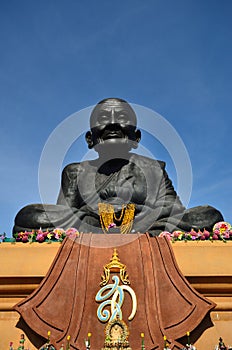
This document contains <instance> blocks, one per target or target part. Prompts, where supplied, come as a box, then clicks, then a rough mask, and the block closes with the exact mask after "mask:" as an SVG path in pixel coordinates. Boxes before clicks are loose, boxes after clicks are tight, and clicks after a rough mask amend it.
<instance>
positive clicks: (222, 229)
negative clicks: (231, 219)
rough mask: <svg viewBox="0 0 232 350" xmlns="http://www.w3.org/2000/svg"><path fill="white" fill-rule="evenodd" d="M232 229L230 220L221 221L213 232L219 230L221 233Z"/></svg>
mask: <svg viewBox="0 0 232 350" xmlns="http://www.w3.org/2000/svg"><path fill="white" fill-rule="evenodd" d="M230 229H231V225H230V224H229V223H228V222H225V221H220V222H217V223H216V224H215V225H214V227H213V233H215V231H217V232H218V231H219V233H224V232H225V231H229V230H230Z"/></svg>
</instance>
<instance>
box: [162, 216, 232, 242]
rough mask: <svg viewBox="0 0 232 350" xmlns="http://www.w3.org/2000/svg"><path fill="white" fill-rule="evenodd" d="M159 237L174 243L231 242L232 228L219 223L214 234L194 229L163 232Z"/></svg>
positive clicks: (224, 223) (213, 231)
mask: <svg viewBox="0 0 232 350" xmlns="http://www.w3.org/2000/svg"><path fill="white" fill-rule="evenodd" d="M159 237H167V239H169V240H170V241H172V242H176V241H206V240H207V241H218V240H220V241H223V242H226V241H229V240H232V227H231V225H230V224H229V223H228V222H225V221H220V222H217V223H216V224H215V225H214V227H213V230H212V232H209V231H207V230H206V229H204V230H203V231H200V230H199V231H195V230H194V229H192V230H191V231H190V232H183V231H178V230H177V231H173V232H168V231H163V232H161V233H160V234H159Z"/></svg>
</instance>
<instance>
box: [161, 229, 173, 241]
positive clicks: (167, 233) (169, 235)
mask: <svg viewBox="0 0 232 350" xmlns="http://www.w3.org/2000/svg"><path fill="white" fill-rule="evenodd" d="M159 237H167V239H168V240H169V241H170V240H171V239H172V234H171V233H170V232H168V231H163V232H161V233H160V234H159Z"/></svg>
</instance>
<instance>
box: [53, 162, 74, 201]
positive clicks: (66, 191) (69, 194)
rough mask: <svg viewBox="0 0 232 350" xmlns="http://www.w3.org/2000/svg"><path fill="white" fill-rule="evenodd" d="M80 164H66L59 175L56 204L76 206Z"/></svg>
mask: <svg viewBox="0 0 232 350" xmlns="http://www.w3.org/2000/svg"><path fill="white" fill-rule="evenodd" d="M79 172H80V165H79V164H78V163H73V164H69V165H67V166H66V167H65V168H64V169H63V171H62V176H61V188H60V192H59V195H58V199H57V204H62V205H67V206H69V207H76V208H78V196H77V191H78V177H79V176H78V175H79Z"/></svg>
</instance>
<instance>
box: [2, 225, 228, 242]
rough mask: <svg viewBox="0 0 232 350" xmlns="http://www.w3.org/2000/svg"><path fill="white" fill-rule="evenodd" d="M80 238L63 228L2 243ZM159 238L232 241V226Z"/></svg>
mask: <svg viewBox="0 0 232 350" xmlns="http://www.w3.org/2000/svg"><path fill="white" fill-rule="evenodd" d="M78 236H79V231H78V230H77V229H76V228H73V227H71V228H68V229H67V230H64V229H62V228H59V227H58V228H55V229H54V230H52V231H49V230H47V231H43V230H42V229H40V230H32V231H24V232H18V233H17V234H16V235H15V237H14V238H7V237H6V234H5V233H3V234H1V235H0V242H23V243H28V242H29V243H32V242H39V243H43V242H47V243H51V242H62V241H63V240H64V238H65V237H70V238H74V239H75V238H76V237H78ZM159 237H167V239H168V240H170V241H172V242H176V241H206V240H207V241H218V240H219V241H223V242H226V241H232V226H231V224H229V223H228V222H225V221H220V222H218V223H216V224H215V225H214V227H213V230H212V232H209V231H207V230H206V229H204V230H203V231H200V230H199V231H195V230H194V229H192V230H191V231H190V232H183V231H178V230H176V231H173V232H168V231H163V232H161V233H160V234H159Z"/></svg>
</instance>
